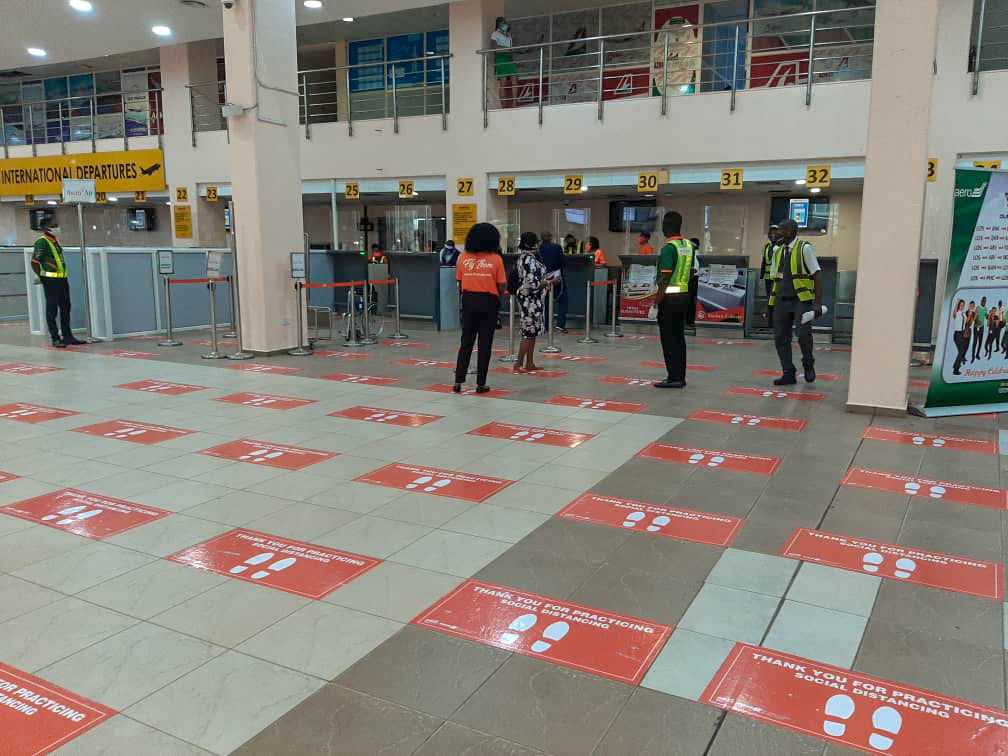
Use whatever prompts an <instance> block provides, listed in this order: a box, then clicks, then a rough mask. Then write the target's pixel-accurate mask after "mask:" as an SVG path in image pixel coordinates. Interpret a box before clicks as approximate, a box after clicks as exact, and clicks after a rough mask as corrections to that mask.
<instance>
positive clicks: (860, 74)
mask: <svg viewBox="0 0 1008 756" xmlns="http://www.w3.org/2000/svg"><path fill="white" fill-rule="evenodd" d="M874 27H875V6H874V5H873V4H865V5H860V6H857V7H851V8H844V9H839V10H821V11H807V12H801V13H788V14H781V15H775V16H763V17H752V18H745V19H738V20H731V21H718V22H713V23H708V24H700V25H697V24H691V23H688V22H681V23H677V24H675V25H674V26H672V25H666V26H665V27H663V28H662V29H653V30H650V31H645V32H637V33H634V34H608V35H601V36H596V37H581V38H578V39H567V40H559V41H550V42H541V43H538V44H529V45H515V46H513V47H511V48H506V49H505V48H493V49H483V50H477V54H478V55H480V56H482V65H483V91H482V97H483V114H484V127H485V126H486V125H487V124H488V119H489V111H491V110H502V109H510V108H517V107H536V108H538V110H539V123H540V124H541V123H542V118H543V108H544V107H545V106H548V105H560V104H568V103H577V102H587V103H596V104H597V109H598V119H599V120H602V118H603V114H604V111H605V103H606V102H608V101H610V100H617V99H626V98H634V97H637V98H645V97H654V98H656V99H659V100H660V102H661V113H662V115H666V114H667V112H668V99H669V97H678V96H684V95H691V94H696V93H701V92H715V91H730V92H731V98H730V106H729V107H730V110H732V111H734V110H735V104H736V95H735V93H736V91H738V90H744V89H755V88H760V87H779V86H804V87H805V90H806V91H805V103H806V105H811V102H812V88H813V85H814V84H821V83H827V82H833V81H841V80H856V79H870V78H871V66H872V46H873V43H874ZM502 56H503V57H502Z"/></svg>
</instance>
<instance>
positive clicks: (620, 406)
mask: <svg viewBox="0 0 1008 756" xmlns="http://www.w3.org/2000/svg"><path fill="white" fill-rule="evenodd" d="M546 404H557V405H559V406H561V407H578V408H580V409H592V410H605V411H607V412H630V413H634V412H640V411H641V410H644V409H647V405H646V404H641V403H639V402H610V401H609V400H608V399H597V398H593V397H590V396H568V395H566V394H560V395H559V396H554V397H553V398H552V399H547V400H546Z"/></svg>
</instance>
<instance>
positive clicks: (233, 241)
mask: <svg viewBox="0 0 1008 756" xmlns="http://www.w3.org/2000/svg"><path fill="white" fill-rule="evenodd" d="M228 209H229V210H230V211H231V228H232V229H234V222H235V214H234V202H228ZM228 246H229V247H230V248H231V276H230V278H229V279H228V280H229V281H230V284H231V320H232V323H231V325H232V326H233V327H234V333H235V351H234V353H233V354H229V355H228V356H227V358H228V359H229V360H248V359H251V358H252V353H251V352H246V351H245V350H244V349H242V329H241V291H240V290H239V285H238V244H237V237H236V236H235V232H234V231H233V230H232V231H231V233H230V234H229V235H228Z"/></svg>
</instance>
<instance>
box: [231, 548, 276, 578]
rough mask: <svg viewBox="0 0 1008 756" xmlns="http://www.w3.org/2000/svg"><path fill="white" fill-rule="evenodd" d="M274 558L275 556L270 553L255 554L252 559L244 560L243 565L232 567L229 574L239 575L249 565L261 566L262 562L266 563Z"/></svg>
mask: <svg viewBox="0 0 1008 756" xmlns="http://www.w3.org/2000/svg"><path fill="white" fill-rule="evenodd" d="M274 556H275V555H274V554H273V552H272V551H265V552H263V553H262V554H256V555H255V556H254V557H249V558H248V559H246V560H245V564H239V565H237V566H236V567H232V568H231V574H232V575H240V574H241V573H243V572H245V570H247V569H248V566H249V565H258V564H262V563H263V562H268V561H269V560H270V559H272V558H273V557H274Z"/></svg>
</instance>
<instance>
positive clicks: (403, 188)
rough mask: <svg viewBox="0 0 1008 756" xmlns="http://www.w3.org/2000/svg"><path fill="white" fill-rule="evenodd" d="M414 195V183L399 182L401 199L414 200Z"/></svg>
mask: <svg viewBox="0 0 1008 756" xmlns="http://www.w3.org/2000/svg"><path fill="white" fill-rule="evenodd" d="M414 194H415V192H414V191H413V182H412V181H400V182H399V199H412V198H413V195H414Z"/></svg>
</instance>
